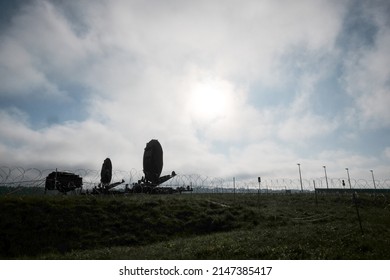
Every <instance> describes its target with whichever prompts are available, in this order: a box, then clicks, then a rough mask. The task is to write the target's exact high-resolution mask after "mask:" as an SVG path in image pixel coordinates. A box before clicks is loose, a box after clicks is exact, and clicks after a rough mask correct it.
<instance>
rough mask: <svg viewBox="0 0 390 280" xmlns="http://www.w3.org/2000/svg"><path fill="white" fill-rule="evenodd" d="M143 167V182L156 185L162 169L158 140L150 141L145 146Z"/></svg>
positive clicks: (160, 148)
mask: <svg viewBox="0 0 390 280" xmlns="http://www.w3.org/2000/svg"><path fill="white" fill-rule="evenodd" d="M143 167H144V173H145V180H146V181H149V182H151V183H155V184H157V183H158V182H159V178H160V174H161V171H162V168H163V150H162V147H161V144H160V142H158V140H156V139H152V140H150V141H149V143H147V144H146V147H145V152H144V160H143Z"/></svg>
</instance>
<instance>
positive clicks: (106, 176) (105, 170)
mask: <svg viewBox="0 0 390 280" xmlns="http://www.w3.org/2000/svg"><path fill="white" fill-rule="evenodd" d="M111 177H112V164H111V160H110V159H109V158H106V159H105V160H104V162H103V165H102V171H101V172H100V182H101V183H102V184H110V182H111Z"/></svg>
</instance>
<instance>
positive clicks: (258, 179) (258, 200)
mask: <svg viewBox="0 0 390 280" xmlns="http://www.w3.org/2000/svg"><path fill="white" fill-rule="evenodd" d="M257 181H258V182H259V190H258V191H257V205H260V187H261V178H260V177H257Z"/></svg>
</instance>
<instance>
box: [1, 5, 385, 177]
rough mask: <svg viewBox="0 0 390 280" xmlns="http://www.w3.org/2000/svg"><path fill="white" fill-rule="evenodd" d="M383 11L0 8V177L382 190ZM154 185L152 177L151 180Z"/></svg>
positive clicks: (236, 7)
mask: <svg viewBox="0 0 390 280" xmlns="http://www.w3.org/2000/svg"><path fill="white" fill-rule="evenodd" d="M389 14H390V2H389V1H386V0H384V1H375V0H374V1H363V0H346V1H343V0H340V1H339V0H337V1H336V0H334V1H332V0H331V1H329V0H324V1H322V0H314V1H313V0H307V1H303V0H302V1H282V0H281V1H274V0H259V1H258V0H253V1H251V0H245V1H241V0H240V1H233V0H224V1H222V0H221V1H217V0H216V1H210V0H199V1H182V0H167V1H157V0H149V1H139V0H133V1H131V0H130V1H125V0H107V1H106V0H98V1H87V0H77V1H76V0H74V1H59V0H46V1H44V0H36V1H35V0H25V1H23V0H18V1H3V0H1V1H0V165H1V166H22V167H34V168H38V169H39V168H42V169H44V168H58V169H68V170H69V169H70V170H72V169H73V170H74V169H78V168H86V169H93V170H98V169H100V168H101V165H102V163H103V160H104V159H105V158H106V157H109V158H110V159H111V160H112V163H113V169H117V170H130V169H132V168H135V169H137V170H142V157H143V151H144V148H145V145H146V143H147V142H149V141H150V140H151V139H158V140H159V142H160V143H161V145H162V147H163V150H164V169H163V173H165V174H170V172H171V171H172V170H174V171H175V172H176V173H178V174H202V175H204V176H210V177H221V178H231V177H233V176H235V177H237V178H257V177H258V176H261V177H262V178H296V177H297V176H299V175H298V166H297V164H298V163H300V167H301V172H302V177H303V178H307V179H308V178H317V177H321V176H324V168H323V166H326V168H327V173H328V176H329V177H344V176H346V168H348V169H349V172H350V175H351V177H353V178H366V179H369V178H371V173H370V170H373V171H374V172H375V176H376V178H378V179H387V178H390V110H389V107H390V67H389V65H390V52H389V46H390V18H389V16H388V15H389ZM163 175H164V174H163Z"/></svg>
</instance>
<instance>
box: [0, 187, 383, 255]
mask: <svg viewBox="0 0 390 280" xmlns="http://www.w3.org/2000/svg"><path fill="white" fill-rule="evenodd" d="M389 212H390V206H389V202H388V201H387V198H386V197H378V198H376V199H375V198H374V197H370V196H360V198H359V213H360V216H361V220H362V227H363V231H364V234H363V235H362V233H361V231H360V227H359V222H358V218H357V214H356V208H355V207H354V204H353V202H352V200H351V196H350V195H343V196H338V195H326V196H325V195H322V196H319V197H318V204H316V201H315V197H314V194H294V195H281V194H279V195H262V196H260V199H258V196H257V195H254V194H236V195H233V194H185V195H130V196H127V197H124V196H117V197H110V196H102V197H93V196H31V195H24V196H1V197H0V257H1V258H2V259H389V258H390V215H389V214H390V213H389Z"/></svg>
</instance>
